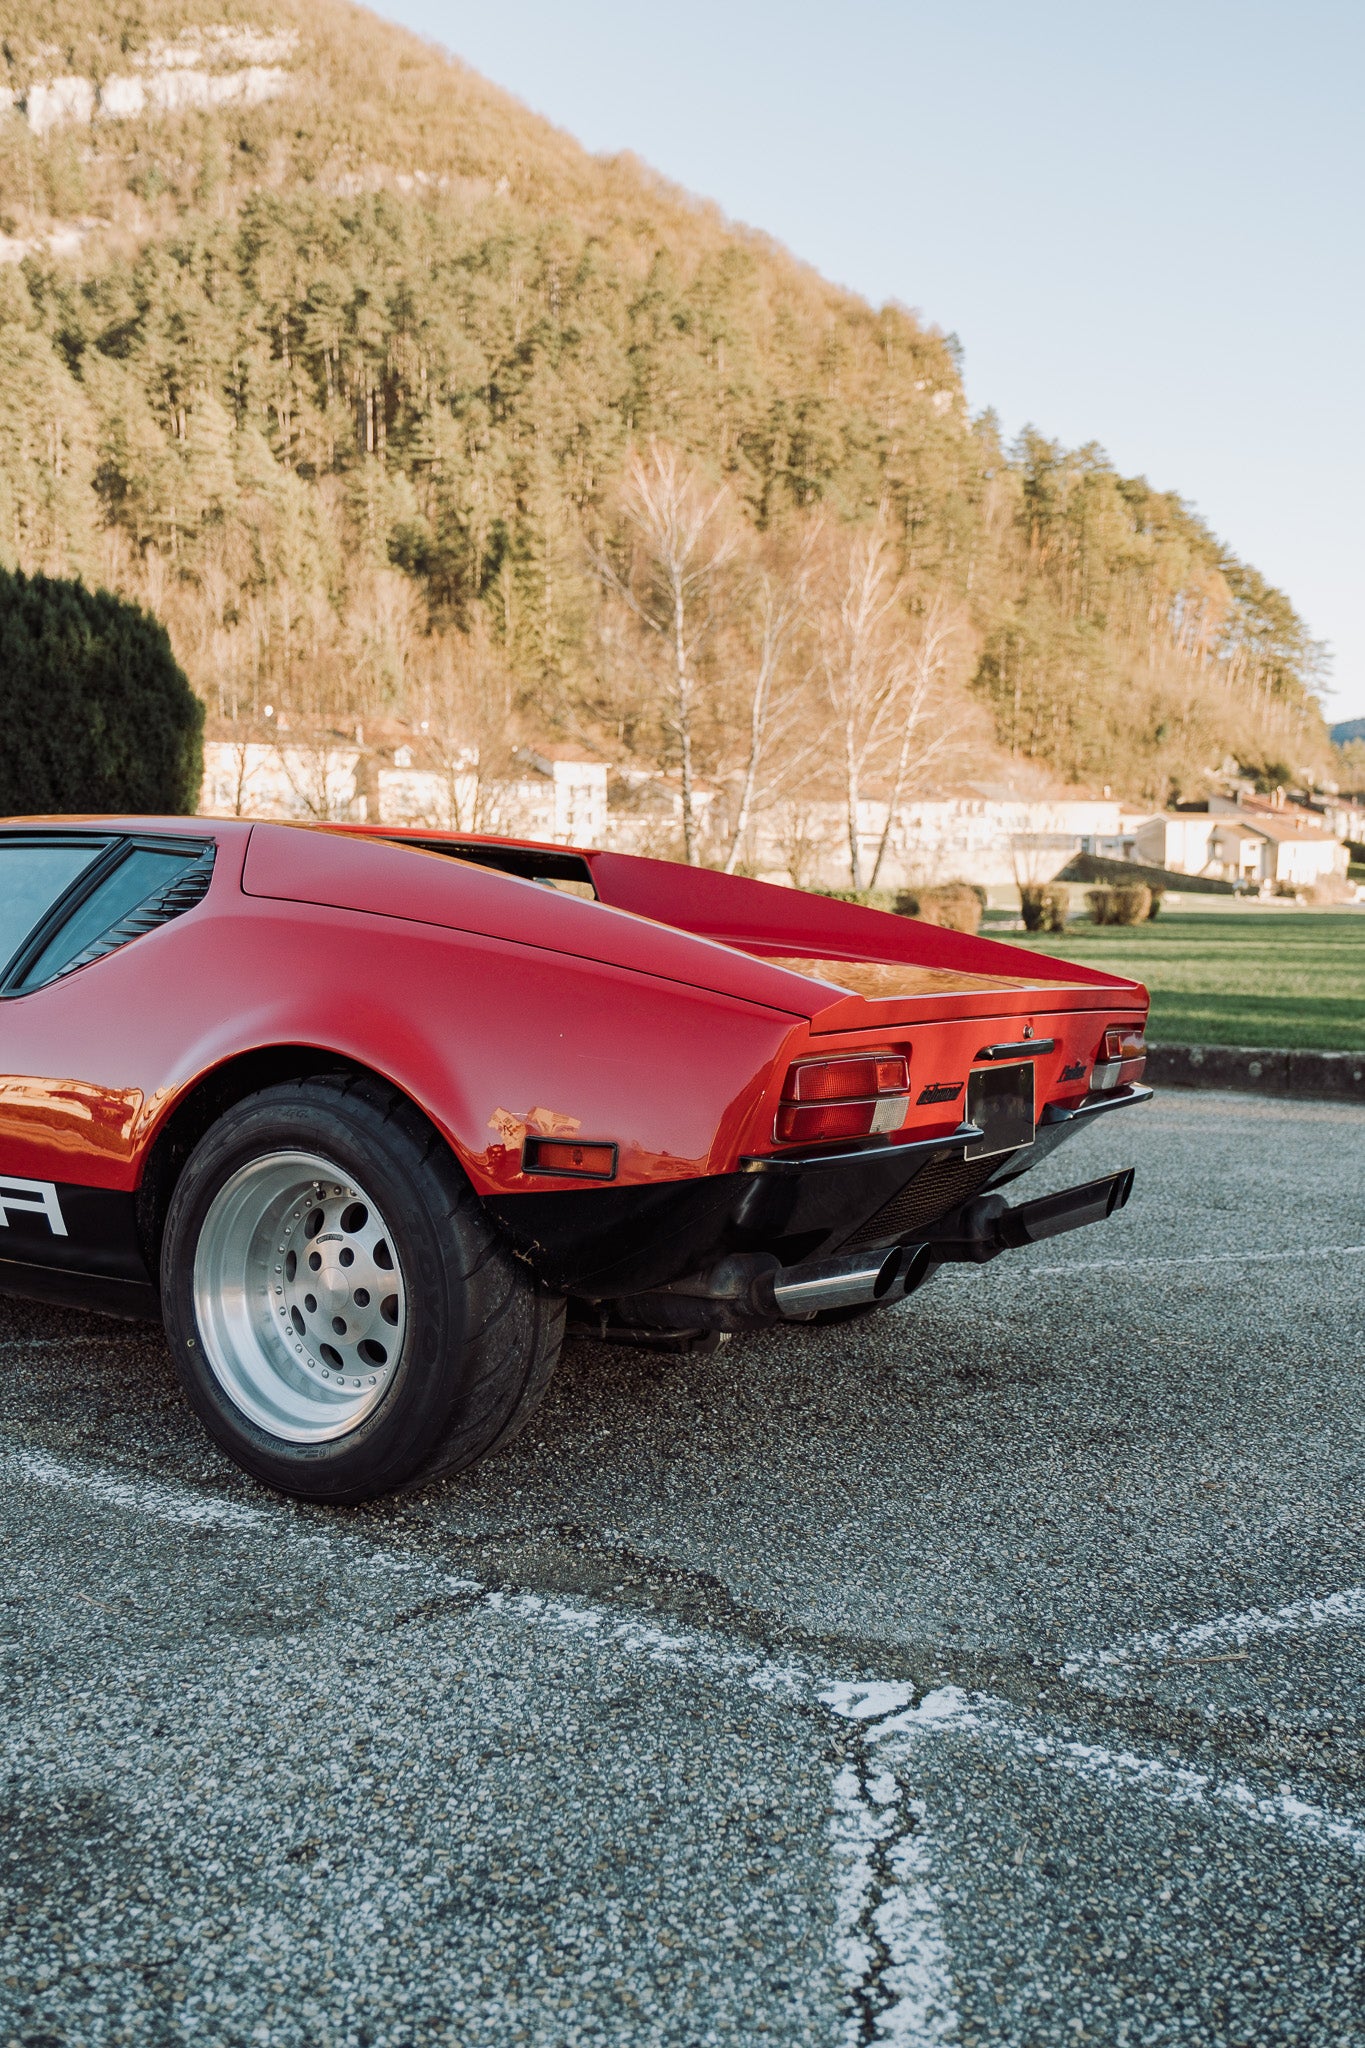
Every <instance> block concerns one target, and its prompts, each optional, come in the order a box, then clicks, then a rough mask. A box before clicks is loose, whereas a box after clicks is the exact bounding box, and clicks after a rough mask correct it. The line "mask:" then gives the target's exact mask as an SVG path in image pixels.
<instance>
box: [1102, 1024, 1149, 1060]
mask: <svg viewBox="0 0 1365 2048" xmlns="http://www.w3.org/2000/svg"><path fill="white" fill-rule="evenodd" d="M1146 1054H1147V1040H1146V1038H1145V1036H1144V1035H1143V1031H1142V1027H1141V1025H1139V1026H1138V1027H1137V1028H1136V1030H1131V1029H1130V1030H1122V1029H1116V1030H1111V1031H1106V1032H1105V1034H1104V1057H1105V1058H1106V1059H1107V1060H1140V1059H1144V1058H1145V1057H1146Z"/></svg>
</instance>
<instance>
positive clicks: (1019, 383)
mask: <svg viewBox="0 0 1365 2048" xmlns="http://www.w3.org/2000/svg"><path fill="white" fill-rule="evenodd" d="M379 11H380V12H381V13H384V14H386V15H388V16H389V17H390V18H391V19H393V20H396V21H402V22H404V23H406V24H407V25H408V26H409V27H412V28H415V29H417V30H419V31H420V32H421V33H423V34H424V35H427V36H429V37H431V38H432V39H433V40H435V41H437V42H439V43H441V44H443V45H444V46H445V47H446V48H447V49H450V50H453V51H455V52H456V53H457V54H458V55H460V56H462V57H464V58H465V59H466V60H467V61H468V62H469V63H471V64H472V65H473V66H474V67H475V68H476V69H477V70H479V71H481V72H483V73H484V74H485V76H487V77H489V78H491V79H494V80H496V82H497V83H498V84H500V85H503V86H506V87H507V88H508V89H509V90H510V91H511V92H513V93H515V94H516V95H517V96H518V97H519V98H520V99H522V100H524V101H525V102H526V103H527V104H528V105H530V106H531V107H534V108H535V109H537V110H538V111H539V112H541V113H544V114H547V115H548V116H549V117H550V118H551V119H552V120H553V121H555V122H557V123H558V124H559V126H561V127H563V128H567V129H569V130H570V131H571V132H572V133H573V134H574V135H576V136H577V137H578V138H579V140H580V141H582V142H583V143H585V144H586V145H587V147H588V148H590V149H593V150H599V151H611V150H617V149H632V150H634V151H635V152H636V153H637V154H638V155H640V156H642V157H644V158H646V159H647V160H648V161H649V162H650V163H652V164H653V165H655V166H656V168H657V169H659V170H661V171H663V172H664V173H665V174H666V175H667V176H669V177H671V178H673V179H675V180H676V181H677V182H678V183H680V184H682V185H685V186H687V187H688V188H689V189H690V190H692V191H694V192H698V193H703V194H705V195H707V196H708V197H710V198H713V199H715V200H716V201H718V202H719V204H720V205H721V206H722V207H723V208H724V210H725V211H726V212H727V213H728V214H729V215H731V216H732V217H733V218H735V219H737V220H744V221H748V222H751V223H753V224H754V225H755V226H758V227H762V228H765V229H766V230H768V232H769V233H771V234H773V235H775V236H776V237H777V238H778V239H779V240H781V241H783V242H785V243H786V244H787V245H788V247H789V248H791V249H793V250H794V251H795V252H796V254H797V255H799V256H802V257H804V258H806V259H807V260H808V261H809V262H811V263H813V264H815V265H816V267H817V268H818V269H819V270H821V271H823V272H824V273H825V275H826V276H828V277H831V278H834V279H836V280H837V281H839V282H840V283H842V284H846V285H849V286H851V287H852V288H853V289H854V290H856V291H859V292H862V293H863V294H865V295H866V296H867V297H868V298H870V299H873V300H882V299H888V298H894V299H898V300H900V301H901V302H902V303H903V304H905V305H909V306H913V307H915V308H917V309H918V310H919V311H920V312H921V314H922V315H923V316H924V318H925V319H926V320H929V321H932V322H934V323H935V324H937V325H938V326H940V327H943V328H945V329H949V330H951V331H953V332H954V333H956V334H957V335H958V337H959V338H960V340H961V342H962V345H963V348H964V350H965V358H966V360H965V374H966V381H967V391H968V396H969V398H970V401H971V404H972V406H973V408H974V409H980V408H982V407H984V406H987V405H993V406H994V407H995V408H996V410H997V411H998V412H999V413H1000V415H1001V418H1002V421H1003V423H1004V426H1005V428H1006V431H1007V432H1010V433H1012V432H1014V431H1015V430H1017V429H1018V428H1019V427H1020V426H1022V425H1024V424H1025V423H1026V422H1032V423H1033V424H1034V425H1036V426H1037V427H1039V428H1040V429H1041V430H1042V431H1043V432H1044V433H1046V434H1049V435H1052V436H1054V437H1057V438H1059V439H1062V440H1065V441H1067V442H1071V443H1076V442H1081V441H1086V440H1095V441H1099V442H1100V443H1101V444H1102V445H1103V446H1104V447H1106V448H1107V449H1108V450H1109V453H1110V454H1111V455H1112V457H1113V458H1114V460H1115V461H1116V462H1117V463H1118V464H1119V466H1120V467H1121V468H1122V469H1124V470H1125V471H1131V472H1137V473H1141V474H1144V475H1146V476H1147V477H1149V478H1150V479H1151V481H1152V482H1153V483H1154V484H1156V485H1159V486H1160V487H1162V488H1165V489H1176V490H1178V491H1180V493H1181V494H1182V495H1183V496H1184V497H1185V498H1187V499H1188V500H1190V501H1191V502H1192V503H1193V504H1194V505H1195V506H1196V507H1197V508H1198V510H1199V511H1200V512H1201V513H1202V514H1203V515H1204V517H1205V518H1206V519H1207V520H1208V522H1209V523H1210V525H1211V526H1212V527H1213V528H1214V530H1215V531H1216V532H1217V533H1219V534H1220V535H1221V536H1222V537H1223V538H1224V539H1225V540H1226V541H1227V543H1228V544H1229V545H1230V546H1231V547H1232V548H1233V549H1235V550H1236V552H1237V553H1238V554H1240V555H1241V556H1243V557H1244V558H1245V559H1246V560H1248V561H1251V562H1254V563H1255V565H1256V566H1257V567H1258V568H1259V569H1260V570H1261V571H1262V572H1263V573H1264V574H1265V575H1266V576H1267V577H1269V579H1270V580H1271V581H1272V582H1274V583H1278V584H1279V585H1280V586H1281V587H1282V588H1284V589H1285V590H1287V591H1288V592H1289V594H1290V596H1291V598H1292V599H1293V600H1294V602H1295V604H1296V605H1297V606H1298V608H1299V610H1300V611H1301V612H1302V613H1303V615H1304V616H1305V617H1306V618H1307V620H1308V622H1309V625H1310V627H1311V628H1312V630H1313V632H1314V634H1315V635H1316V636H1317V637H1318V638H1320V639H1322V640H1325V641H1327V642H1329V643H1330V645H1331V648H1332V650H1333V655H1334V674H1333V680H1332V693H1331V694H1330V695H1329V696H1328V698H1327V711H1328V716H1329V717H1330V718H1333V719H1339V718H1355V717H1361V716H1365V512H1363V511H1362V507H1363V506H1365V290H1363V289H1362V282H1363V280H1362V270H1363V268H1365V207H1363V206H1362V202H1363V201H1365V140H1363V139H1362V138H1363V137H1365V108H1363V107H1362V100H1363V98H1365V0H1183V4H1175V0H1143V4H1141V5H1139V4H1135V0H1128V4H1126V5H1120V4H1117V0H946V4H945V0H937V4H936V5H933V6H929V5H926V4H924V0H823V4H814V0H785V4H782V5H777V4H764V0H689V4H688V5H687V6H686V7H677V6H665V5H660V4H658V0H653V4H651V0H629V4H627V0H556V4H550V0H498V4H497V5H496V6H493V7H490V6H488V5H487V0H482V4H480V5H478V6H474V5H472V4H470V0H382V4H381V6H380V9H379Z"/></svg>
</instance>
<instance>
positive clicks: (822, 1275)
mask: <svg viewBox="0 0 1365 2048" xmlns="http://www.w3.org/2000/svg"><path fill="white" fill-rule="evenodd" d="M902 1256H903V1254H902V1251H901V1247H900V1246H899V1245H893V1246H892V1247H891V1249H890V1251H881V1252H876V1253H873V1254H871V1255H868V1254H863V1255H862V1256H859V1257H857V1258H850V1259H821V1260H812V1261H811V1262H810V1263H809V1264H808V1265H804V1266H796V1267H794V1268H792V1269H791V1270H792V1272H793V1276H794V1277H793V1278H792V1279H790V1280H779V1279H776V1278H774V1280H773V1282H772V1290H773V1304H774V1306H775V1307H776V1309H777V1311H778V1313H779V1314H780V1315H783V1316H786V1317H788V1318H789V1319H793V1320H795V1319H800V1318H802V1317H806V1316H813V1315H818V1314H819V1312H820V1310H821V1309H823V1308H857V1307H858V1306H859V1305H860V1304H861V1303H863V1302H868V1301H880V1300H881V1299H882V1296H883V1295H884V1294H888V1293H890V1291H891V1289H892V1287H893V1286H894V1285H895V1282H896V1277H897V1275H898V1274H899V1272H900V1268H901V1259H902Z"/></svg>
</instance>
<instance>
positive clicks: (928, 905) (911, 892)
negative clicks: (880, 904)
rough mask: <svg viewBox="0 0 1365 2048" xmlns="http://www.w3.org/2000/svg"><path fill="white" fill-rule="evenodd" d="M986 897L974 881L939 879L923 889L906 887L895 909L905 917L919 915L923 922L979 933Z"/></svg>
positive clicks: (897, 898)
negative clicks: (940, 880)
mask: <svg viewBox="0 0 1365 2048" xmlns="http://www.w3.org/2000/svg"><path fill="white" fill-rule="evenodd" d="M984 897H985V891H984V890H983V889H978V888H976V887H975V886H974V885H973V884H972V883H971V882H935V883H933V884H931V885H930V886H928V887H925V888H923V889H902V890H901V891H900V892H899V893H898V895H897V897H896V902H895V908H896V909H897V910H898V911H899V913H900V915H901V916H902V917H917V918H918V919H919V920H920V923H921V924H936V925H941V926H943V928H944V929H945V930H947V931H950V932H972V933H975V932H977V931H979V930H980V928H981V913H982V911H983V910H984V908H985V902H984Z"/></svg>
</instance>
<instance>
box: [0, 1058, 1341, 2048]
mask: <svg viewBox="0 0 1365 2048" xmlns="http://www.w3.org/2000/svg"><path fill="white" fill-rule="evenodd" d="M1363 1161H1365V1112H1362V1111H1359V1110H1353V1109H1343V1108H1338V1107H1334V1106H1330V1105H1327V1104H1317V1103H1306V1102H1305V1103H1286V1102H1272V1101H1267V1100H1258V1099H1254V1098H1251V1097H1239V1096H1218V1095H1213V1094H1207V1093H1199V1092H1178V1091H1175V1090H1169V1091H1166V1092H1165V1093H1164V1094H1163V1095H1162V1096H1161V1097H1160V1098H1159V1099H1158V1101H1157V1102H1156V1103H1155V1104H1153V1105H1151V1106H1150V1107H1148V1108H1146V1109H1142V1110H1135V1111H1133V1112H1130V1113H1125V1114H1124V1115H1122V1116H1116V1117H1113V1118H1109V1119H1106V1120H1104V1122H1103V1123H1101V1124H1100V1125H1099V1126H1098V1127H1097V1128H1095V1129H1093V1130H1092V1131H1090V1132H1089V1133H1087V1134H1086V1135H1085V1136H1084V1137H1083V1138H1080V1139H1078V1140H1077V1141H1076V1142H1075V1144H1074V1145H1073V1146H1071V1147H1069V1148H1063V1150H1062V1151H1061V1152H1060V1153H1059V1154H1058V1155H1057V1156H1056V1157H1055V1158H1054V1160H1053V1161H1052V1162H1050V1164H1049V1166H1048V1167H1047V1168H1046V1169H1044V1172H1043V1173H1040V1174H1039V1175H1037V1176H1035V1177H1034V1180H1033V1181H1031V1182H1030V1183H1029V1192H1030V1193H1032V1192H1042V1191H1043V1190H1044V1188H1045V1187H1046V1186H1049V1185H1057V1186H1060V1185H1065V1184H1066V1183H1067V1182H1069V1181H1075V1180H1082V1179H1086V1178H1089V1177H1090V1176H1091V1175H1092V1174H1097V1173H1099V1172H1101V1171H1104V1170H1106V1169H1109V1168H1112V1167H1116V1166H1119V1165H1124V1164H1128V1163H1132V1164H1136V1165H1137V1167H1138V1169H1139V1177H1138V1184H1137V1190H1136V1192H1135V1195H1134V1198H1133V1201H1132V1204H1131V1205H1130V1207H1129V1208H1128V1210H1126V1211H1125V1212H1124V1213H1123V1214H1122V1215H1121V1216H1119V1217H1117V1218H1115V1219H1114V1221H1113V1222H1111V1223H1110V1224H1108V1225H1105V1226H1102V1227H1100V1228H1097V1229H1092V1230H1090V1231H1087V1232H1079V1233H1076V1234H1075V1235H1072V1236H1070V1237H1067V1238H1064V1239H1061V1240H1058V1241H1054V1243H1053V1244H1052V1245H1050V1246H1039V1247H1037V1248H1035V1249H1033V1250H1031V1251H1029V1252H1026V1253H1019V1254H1013V1255H1010V1256H1009V1257H1008V1258H1006V1259H1002V1260H1000V1261H999V1262H998V1263H997V1264H995V1265H994V1266H992V1267H991V1268H989V1269H987V1270H985V1271H982V1272H976V1271H971V1272H967V1271H961V1272H952V1273H949V1274H945V1275H943V1276H941V1277H940V1278H939V1279H938V1280H937V1281H936V1282H935V1283H934V1284H933V1285H932V1286H931V1287H930V1288H928V1289H927V1290H925V1292H924V1293H923V1294H922V1295H920V1296H919V1297H917V1298H916V1299H914V1300H912V1301H911V1302H909V1303H906V1304H905V1305H903V1306H902V1307H899V1308H897V1309H894V1310H891V1311H888V1312H886V1313H885V1314H884V1315H880V1316H877V1317H873V1318H872V1319H870V1320H869V1321H867V1322H865V1323H862V1324H851V1325H846V1326H843V1327H841V1328H835V1329H827V1330H823V1331H818V1332H816V1331H808V1330H793V1331H790V1332H781V1333H777V1334H774V1335H772V1336H766V1335H765V1336H762V1337H759V1338H754V1339H747V1340H738V1339H737V1340H736V1341H735V1342H733V1343H732V1344H730V1345H728V1346H727V1347H725V1348H723V1349H722V1350H720V1351H719V1352H717V1353H715V1354H714V1355H712V1356H709V1357H703V1358H693V1359H682V1360H671V1359H667V1358H664V1357H660V1356H657V1355H654V1354H649V1353H644V1352H635V1351H629V1350H617V1349H606V1348H596V1347H587V1346H582V1347H576V1348H574V1349H573V1350H572V1351H571V1352H569V1353H568V1354H566V1358H565V1362H564V1365H563V1367H562V1368H561V1371H560V1374H559V1377H558V1379H557V1381H556V1383H555V1386H554V1387H553V1388H552V1391H551V1394H550V1398H549V1400H548V1402H547V1405H546V1407H545V1409H544V1410H543V1411H542V1414H541V1416H540V1417H539V1418H538V1420H537V1422H536V1423H535V1424H534V1425H533V1427H532V1429H531V1430H530V1431H529V1432H528V1433H527V1435H525V1436H524V1437H523V1438H522V1439H521V1440H520V1441H519V1442H518V1443H517V1444H516V1445H515V1446H514V1447H513V1448H512V1449H511V1450H509V1451H508V1452H506V1453H505V1454H503V1455H501V1456H500V1457H498V1458H495V1459H493V1460H492V1461H490V1462H489V1463H488V1464H487V1465H485V1466H483V1467H482V1468H480V1469H479V1470H477V1471H476V1472H475V1473H473V1474H471V1475H469V1476H468V1477H466V1478H464V1479H460V1480H456V1481H452V1482H447V1483H445V1484H443V1485H442V1486H440V1487H438V1488H433V1489H431V1490H430V1491H428V1492H426V1493H423V1494H418V1495H414V1496H411V1497H409V1498H408V1499H406V1500H403V1501H400V1502H395V1503H387V1504H383V1505H381V1506H380V1507H378V1508H376V1509H373V1510H366V1511H364V1512H354V1511H352V1512H346V1513H335V1512H334V1513H324V1512H319V1511H316V1510H312V1509H302V1508H299V1507H296V1506H293V1505H291V1504H289V1503H287V1502H283V1501H280V1500H278V1499H276V1498H274V1497H273V1496H271V1495H269V1494H266V1493H264V1492H263V1491H261V1490H260V1489H258V1488H255V1487H253V1486H252V1485H250V1484H249V1483H248V1482H247V1481H246V1480H244V1479H243V1478H242V1477H241V1476H240V1475H239V1474H238V1473H237V1472H236V1471H235V1470H234V1469H233V1468H232V1467H230V1466H228V1465H227V1464H225V1463H224V1462H222V1461H221V1460H220V1459H219V1458H218V1456H217V1455H216V1454H215V1453H213V1452H212V1451H211V1450H210V1449H209V1448H208V1447H207V1445H206V1444H205V1442H204V1440H203V1439H202V1438H201V1437H200V1435H199V1433H198V1431H197V1428H196V1427H195V1425H194V1424H193V1422H192V1420H191V1418H190V1416H189V1415H188V1413H187V1411H186V1410H185V1408H184V1407H183V1405H182V1403H181V1401H180V1398H179V1395H178V1392H177V1390H176V1387H175V1385H174V1382H173V1380H172V1377H171V1374H170V1370H169V1367H168V1364H167V1360H166V1355H165V1351H164V1348H163V1346H162V1345H161V1343H160V1340H159V1337H158V1335H157V1333H156V1332H155V1331H151V1330H146V1329H142V1328H140V1327H138V1326H134V1325H120V1324H116V1323H112V1322H106V1321H102V1320H99V1319H96V1318H87V1317H82V1316H80V1315H77V1314H74V1313H67V1312H64V1311H59V1310H52V1309H46V1308H39V1307H35V1306H32V1305H29V1304H26V1303H16V1302H0V1402H2V1403H3V1407H2V1409H0V1456H3V1461H4V1468H5V1481H6V1483H5V1486H4V1491H3V1495H2V1496H0V1529H2V1532H3V1538H4V1543H5V1557H6V1571H5V1580H4V1593H5V1601H4V1610H3V1612H4V1625H3V1653H4V1666H3V1668H4V1697H5V1713H4V1717H3V1724H2V1725H0V1745H3V1752H4V1786H3V1804H4V1825H3V1830H0V1905H2V1907H3V1912H2V1914H0V1919H2V1920H3V1927H2V1928H0V1935H2V1937H3V1938H2V1940H0V2043H4V2042H17V2043H23V2044H25V2048H56V2044H61V2048H67V2044H72V2048H74V2044H81V2048H104V2044H106V2043H115V2042H118V2043H124V2042H127V2043H136V2044H139V2048H141V2044H162V2043H166V2044H172V2043H176V2044H178V2043H181V2042H191V2041H193V2042H196V2043H215V2044H216V2043H231V2044H236V2043H239V2042H240V2043H243V2044H266V2048H274V2044H277V2043H278V2044H295V2043H297V2044H300V2048H304V2044H307V2048H322V2044H336V2048H352V2044H365V2048H400V2044H403V2048H424V2044H426V2043H437V2042H441V2043H446V2042H449V2043H459V2044H461V2048H465V2044H471V2048H482V2044H485V2043H486V2044H490V2048H492V2044H498V2048H502V2044H505V2043H515V2042H526V2043H533V2044H537V2048H540V2044H545V2048H550V2044H555V2048H558V2044H571V2043H610V2044H630V2048H635V2044H647V2043H660V2044H664V2043H667V2044H679V2048H710V2044H721V2048H731V2044H734V2048H740V2044H745V2048H747V2044H750V2043H754V2042H772V2043H777V2044H787V2043H792V2044H797V2043H799V2044H821V2048H824V2044H829V2048H854V2044H860V2043H865V2042H875V2041H887V2042H895V2043H898V2044H902V2048H909V2044H918V2043H939V2042H952V2043H961V2044H968V2048H971V2044H982V2048H984V2044H1000V2048H1033V2044H1042V2043H1054V2042H1064V2043H1068V2044H1069V2043H1073V2042H1076V2041H1093V2042H1102V2043H1106V2044H1111V2043H1112V2044H1125V2043H1127V2044H1132V2048H1138V2044H1142V2048H1152V2044H1165V2043H1182V2044H1183V2043H1189V2044H1199V2048H1214V2044H1224V2043H1229V2044H1232V2043H1236V2044H1247V2048H1251V2044H1255V2048H1268V2044H1272V2043H1281V2042H1283V2043H1293V2044H1295V2048H1317V2044H1323V2048H1327V2044H1332V2048H1356V2044H1359V2043H1360V2041H1361V2040H1362V2039H1365V1758H1363V1757H1362V1733H1363V1732H1365V1723H1363V1721H1362V1705H1363V1704H1365V1678H1363V1674H1362V1660H1361V1655H1360V1650H1361V1645H1362V1629H1365V1560H1363V1559H1362V1548H1363V1547H1365V1543H1363V1539H1365V1506H1363V1505H1362V1472H1363V1471H1365V1398H1363V1397H1362V1385H1361V1359H1362V1352H1363V1350H1365V1171H1362V1162H1363Z"/></svg>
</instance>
